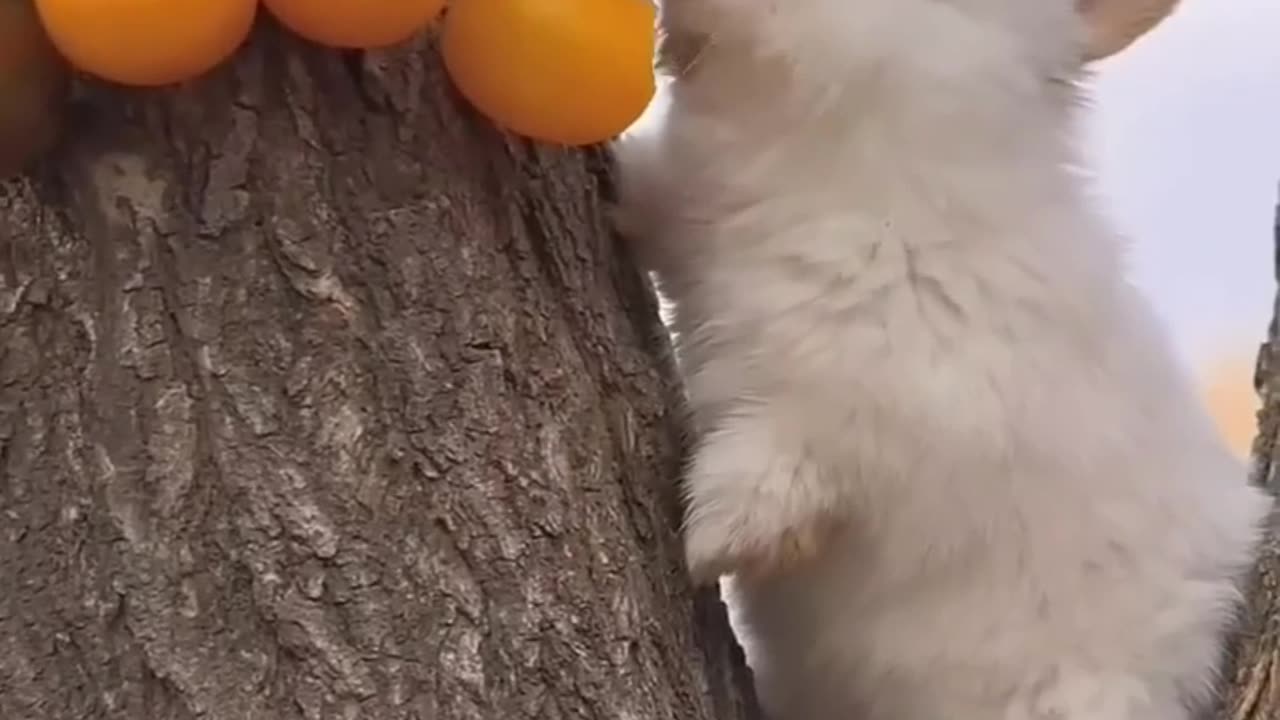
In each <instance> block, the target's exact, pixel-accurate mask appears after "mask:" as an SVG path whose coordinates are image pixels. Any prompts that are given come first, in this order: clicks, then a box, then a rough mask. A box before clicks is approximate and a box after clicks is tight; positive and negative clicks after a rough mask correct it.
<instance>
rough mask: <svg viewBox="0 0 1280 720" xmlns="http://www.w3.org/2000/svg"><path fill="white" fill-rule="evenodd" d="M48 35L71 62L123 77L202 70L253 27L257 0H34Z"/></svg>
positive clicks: (143, 78) (148, 79)
mask: <svg viewBox="0 0 1280 720" xmlns="http://www.w3.org/2000/svg"><path fill="white" fill-rule="evenodd" d="M36 9H37V10H39V12H40V19H41V21H42V22H43V23H44V26H45V29H46V30H47V31H48V33H49V37H50V38H51V39H52V40H53V44H54V45H55V46H57V48H58V50H59V51H60V52H61V53H62V54H63V55H64V56H66V58H67V59H68V60H70V61H71V64H72V65H74V66H76V67H78V68H79V69H81V70H83V71H84V72H86V73H88V74H90V75H95V76H97V77H99V78H102V79H104V80H110V81H112V82H117V83H120V84H123V85H141V86H155V85H168V84H170V83H177V82H182V81H184V80H189V79H191V78H194V77H197V76H199V75H203V74H204V73H205V72H207V71H209V70H211V69H213V68H214V67H215V66H216V65H218V64H220V63H221V62H223V61H224V60H226V59H227V58H229V57H230V56H231V55H232V54H233V53H234V52H235V51H236V49H237V48H239V47H240V45H241V44H242V43H244V41H245V38H247V37H248V35H249V30H250V29H251V28H252V27H253V19H254V15H255V14H256V13H257V9H258V3H257V0H36Z"/></svg>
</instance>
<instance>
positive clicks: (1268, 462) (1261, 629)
mask: <svg viewBox="0 0 1280 720" xmlns="http://www.w3.org/2000/svg"><path fill="white" fill-rule="evenodd" d="M1275 245H1276V257H1275V271H1276V273H1275V277H1276V279H1278V280H1280V205H1277V207H1276V222H1275ZM1254 388H1255V389H1256V390H1257V391H1258V393H1259V395H1260V397H1261V400H1262V409H1261V410H1260V411H1259V413H1258V435H1257V437H1256V438H1255V440H1254V444H1253V461H1254V465H1253V475H1254V479H1255V481H1256V482H1258V483H1259V484H1261V485H1262V486H1264V487H1266V488H1267V489H1268V490H1270V491H1271V492H1272V493H1280V296H1277V298H1276V304H1275V309H1274V311H1273V316H1272V320H1271V326H1270V328H1269V329H1268V331H1267V341H1266V342H1265V343H1264V344H1263V345H1262V348H1261V350H1260V352H1259V353H1258V365H1257V369H1256V371H1255V373H1254ZM1276 529H1277V525H1276V524H1275V523H1272V531H1271V532H1270V533H1268V534H1267V537H1266V539H1265V541H1264V543H1263V550H1262V556H1261V557H1260V558H1259V560H1258V564H1257V567H1256V568H1255V573H1254V577H1253V579H1252V580H1253V582H1252V586H1251V587H1250V589H1249V597H1248V608H1247V612H1246V613H1245V615H1244V617H1243V618H1242V620H1243V623H1242V632H1241V634H1240V638H1239V642H1238V644H1237V647H1236V648H1234V653H1233V658H1232V666H1233V667H1232V671H1231V673H1230V675H1229V677H1228V678H1227V679H1228V680H1229V681H1230V685H1229V687H1228V690H1227V693H1226V698H1225V704H1224V707H1223V709H1222V711H1221V712H1220V713H1219V717H1220V718H1223V719H1224V720H1272V719H1273V718H1278V717H1280V537H1278V536H1277V533H1276Z"/></svg>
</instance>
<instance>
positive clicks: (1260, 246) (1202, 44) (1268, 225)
mask: <svg viewBox="0 0 1280 720" xmlns="http://www.w3.org/2000/svg"><path fill="white" fill-rule="evenodd" d="M1278 32H1280V0H1183V2H1182V5H1181V7H1180V8H1179V9H1178V10H1177V11H1176V12H1175V14H1174V15H1173V16H1172V17H1171V18H1169V20H1167V21H1166V22H1165V23H1164V24H1163V25H1161V26H1160V27H1158V28H1157V29H1156V30H1154V31H1153V32H1152V33H1151V34H1149V35H1148V36H1146V37H1145V38H1143V39H1142V40H1140V41H1139V42H1138V43H1137V44H1135V45H1133V46H1132V47H1131V48H1129V50H1127V51H1126V52H1124V53H1121V54H1120V55H1117V56H1115V57H1114V58H1111V59H1109V60H1107V61H1106V62H1104V63H1101V64H1099V66H1098V68H1097V75H1096V77H1095V78H1094V80H1093V97H1094V108H1093V110H1092V113H1091V115H1090V123H1089V126H1088V137H1087V142H1088V152H1089V153H1090V157H1091V160H1092V162H1093V164H1094V168H1095V170H1096V171H1097V175H1098V182H1099V186H1100V187H1099V189H1100V191H1101V194H1102V195H1103V196H1104V197H1105V200H1106V202H1107V203H1108V206H1109V208H1108V209H1109V210H1110V212H1111V215H1112V217H1113V219H1114V220H1115V221H1116V222H1117V223H1118V224H1119V226H1120V228H1121V229H1122V230H1123V231H1124V232H1126V233H1127V234H1128V235H1129V236H1130V237H1131V238H1133V240H1134V247H1133V255H1132V277H1133V279H1134V281H1135V283H1137V285H1138V286H1139V287H1141V288H1143V289H1144V290H1145V291H1146V292H1147V293H1148V295H1149V296H1150V297H1151V299H1152V301H1153V302H1154V303H1155V305H1156V307H1157V309H1158V310H1159V311H1160V312H1161V313H1162V315H1163V316H1164V318H1165V320H1166V321H1167V322H1168V324H1169V327H1170V329H1171V330H1172V332H1173V335H1174V340H1175V342H1176V343H1177V346H1178V350H1179V351H1180V352H1181V353H1182V356H1183V358H1184V360H1185V362H1186V363H1187V364H1188V365H1189V366H1190V367H1191V368H1192V370H1193V371H1194V372H1195V373H1196V374H1197V376H1198V377H1200V378H1201V380H1202V384H1203V387H1204V392H1205V395H1206V398H1207V399H1208V401H1209V402H1210V405H1211V407H1212V409H1213V410H1214V412H1215V414H1216V415H1217V417H1218V420H1219V424H1220V426H1221V427H1222V429H1223V432H1224V433H1225V434H1226V435H1227V437H1228V439H1229V440H1230V441H1231V443H1232V445H1233V446H1234V447H1235V448H1237V450H1239V451H1240V452H1241V453H1242V454H1243V453H1247V452H1248V447H1249V443H1250V442H1251V441H1252V436H1253V425H1254V416H1253V413H1254V412H1255V399H1254V393H1253V388H1252V375H1253V365H1254V358H1255V356H1256V354H1257V350H1258V345H1259V343H1261V342H1262V340H1263V339H1264V338H1265V335H1266V329H1267V323H1268V322H1269V321H1270V318H1271V309H1272V303H1273V301H1274V297H1275V281H1274V279H1273V276H1274V272H1275V270H1274V261H1273V257H1274V251H1273V247H1272V243H1273V239H1272V224H1273V221H1274V214H1275V205H1276V200H1277V189H1278V188H1280V42H1277V40H1276V37H1277V33H1278Z"/></svg>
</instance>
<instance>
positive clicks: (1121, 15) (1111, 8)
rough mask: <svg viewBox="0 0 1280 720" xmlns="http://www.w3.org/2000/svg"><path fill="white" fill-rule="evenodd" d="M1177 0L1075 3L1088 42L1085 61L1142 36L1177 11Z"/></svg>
mask: <svg viewBox="0 0 1280 720" xmlns="http://www.w3.org/2000/svg"><path fill="white" fill-rule="evenodd" d="M1178 2H1179V0H1077V4H1076V6H1077V8H1078V9H1079V11H1080V14H1081V16H1082V17H1083V18H1084V22H1085V27H1086V28H1087V30H1088V33H1089V40H1088V43H1087V44H1086V47H1085V53H1084V59H1085V62H1092V61H1094V60H1101V59H1103V58H1105V57H1108V56H1111V55H1115V54H1116V53H1118V52H1120V51H1121V50H1124V49H1125V48H1127V47H1129V46H1130V45H1132V44H1133V43H1134V42H1135V41H1136V40H1137V39H1138V38H1140V37H1142V36H1143V35H1146V34H1147V33H1148V32H1150V31H1151V30H1152V29H1154V28H1155V27H1156V26H1157V25H1159V24H1160V23H1161V22H1162V21H1163V20H1164V19H1165V18H1167V17H1169V15H1170V14H1172V13H1173V11H1174V9H1175V8H1177V6H1178Z"/></svg>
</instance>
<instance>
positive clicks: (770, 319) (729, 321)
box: [619, 0, 1270, 720]
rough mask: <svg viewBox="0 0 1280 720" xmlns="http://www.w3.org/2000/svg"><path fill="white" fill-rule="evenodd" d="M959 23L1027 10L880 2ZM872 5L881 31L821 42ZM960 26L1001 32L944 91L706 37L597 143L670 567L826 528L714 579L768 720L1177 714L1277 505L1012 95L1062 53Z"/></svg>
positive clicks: (815, 3)
mask: <svg viewBox="0 0 1280 720" xmlns="http://www.w3.org/2000/svg"><path fill="white" fill-rule="evenodd" d="M1039 1H1042V2H1044V3H1046V4H1048V3H1050V0H1039ZM1102 1H1103V2H1111V3H1117V2H1127V1H1130V0H1102ZM672 2H673V3H674V2H676V0H672ZM683 2H684V3H686V4H685V5H684V6H683V7H684V8H685V9H690V8H693V7H695V6H697V5H698V3H699V2H702V3H703V4H704V5H716V4H717V3H718V2H719V0H683ZM795 2H797V3H799V5H801V6H803V9H804V10H806V11H812V12H818V10H817V9H818V8H820V7H830V8H835V7H837V5H836V4H835V3H827V4H825V5H824V2H826V0H795ZM979 5H981V6H982V8H983V9H982V11H981V12H982V13H997V12H998V11H999V12H1003V10H999V9H1000V8H1014V7H1015V6H1016V7H1019V8H1025V7H1029V6H1025V5H1019V4H1018V3H1007V2H1005V0H957V2H956V3H953V4H938V3H924V2H916V1H915V0H909V1H908V0H903V2H902V3H901V5H900V7H902V8H904V10H903V14H904V16H912V17H915V18H916V19H919V18H922V17H923V18H929V19H930V22H932V23H933V25H932V26H931V27H935V29H937V28H948V29H950V30H957V28H958V29H960V30H963V29H964V28H965V27H967V26H966V25H965V24H964V22H963V21H962V20H957V18H956V17H953V16H951V15H947V13H952V14H953V15H954V14H955V13H964V12H965V10H963V9H961V10H957V9H956V8H957V7H960V6H973V7H977V6H979ZM871 6H879V7H880V10H879V12H880V13H881V15H880V16H878V19H879V20H884V18H885V17H889V16H891V15H892V11H890V10H887V9H886V8H888V7H889V6H888V5H885V4H883V3H880V2H878V0H864V2H861V3H857V2H849V3H847V4H842V5H840V6H839V7H840V8H841V9H840V10H839V11H838V12H835V11H833V14H831V15H829V21H830V23H832V24H833V25H834V24H836V23H838V22H847V21H850V19H851V18H854V17H855V16H856V12H857V10H856V8H857V7H871ZM1063 7H1066V5H1063ZM906 8H910V9H906ZM925 8H929V9H925ZM744 12H746V11H744ZM973 12H974V13H975V14H976V13H978V12H979V11H977V10H974V11H973ZM1008 12H1012V13H1015V14H1019V13H1025V14H1032V13H1033V12H1034V11H1028V10H1025V9H1019V10H1016V11H1015V10H1008ZM929 13H938V14H939V15H938V16H937V17H934V16H930V15H929ZM819 14H820V13H819ZM1050 15H1053V14H1052V13H1050ZM1060 15H1061V13H1059V15H1055V16H1054V17H1059V16H1060ZM712 16H714V13H712ZM939 18H941V19H939ZM1005 20H1007V21H1008V22H1009V23H1014V24H1016V23H1020V22H1027V23H1028V26H1029V27H1030V26H1035V23H1034V22H1031V21H1029V20H1027V19H1026V18H1024V17H1022V16H1021V15H1019V17H1018V18H1015V19H1008V18H1005ZM972 26H973V28H977V29H975V34H974V35H973V36H972V37H971V38H970V40H973V41H977V40H981V39H984V38H986V39H988V40H994V41H995V42H993V43H989V47H985V48H984V49H980V50H977V51H975V55H974V56H968V57H966V56H964V55H963V54H960V55H956V56H955V57H954V59H955V60H957V61H960V62H962V64H961V65H960V68H961V69H959V70H957V69H954V68H947V67H944V66H943V65H942V64H940V63H931V62H930V57H929V56H930V53H931V52H933V50H931V49H930V48H928V47H927V46H925V47H922V48H921V49H920V50H919V55H921V56H922V57H917V56H912V60H911V62H912V63H915V64H913V65H909V66H907V67H900V66H896V65H894V63H902V62H905V61H904V60H902V59H901V58H900V57H899V56H897V55H894V54H893V53H892V52H890V51H887V50H882V52H887V53H889V55H888V56H886V57H880V58H878V59H879V60H880V61H881V62H880V63H879V64H876V63H871V64H859V63H858V62H857V60H858V58H857V57H856V55H853V54H854V53H856V49H855V50H852V51H850V53H851V56H850V57H847V58H843V59H844V60H845V61H847V63H848V64H847V65H845V66H842V67H841V68H840V70H841V72H843V73H845V74H844V75H841V76H834V75H833V76H831V77H824V76H822V75H821V74H815V70H814V67H815V63H818V61H817V60H814V59H813V58H815V57H816V58H822V59H823V61H826V59H829V57H830V56H831V52H830V51H826V52H823V51H815V53H814V54H813V55H812V56H809V55H805V56H804V57H805V58H807V59H808V60H809V61H810V62H809V63H805V62H792V61H791V58H788V56H787V55H786V53H784V52H779V51H777V49H776V48H774V49H773V50H770V51H767V52H765V51H761V52H758V53H754V54H753V53H751V52H744V50H743V47H739V46H735V43H743V41H742V40H741V36H738V35H731V36H730V38H729V39H728V40H727V41H726V43H725V45H724V46H722V47H721V48H720V49H719V50H717V49H716V47H715V45H714V35H715V33H714V32H712V33H710V35H711V36H712V46H711V47H710V48H708V49H706V50H705V52H704V53H703V54H702V55H701V56H699V59H698V60H697V63H698V64H696V65H695V66H694V67H693V69H692V70H690V71H689V72H687V73H685V74H683V75H681V76H679V77H677V78H676V79H675V80H674V81H673V85H672V87H671V88H670V90H669V96H668V101H669V102H670V109H669V111H668V112H667V113H665V114H660V115H658V116H657V117H656V118H655V119H654V120H653V124H652V125H650V126H648V127H647V128H641V129H638V130H637V132H636V133H635V134H634V135H633V136H632V137H631V138H630V139H628V140H626V141H625V142H624V143H623V144H622V146H621V147H620V151H619V157H620V160H621V169H622V171H623V172H622V183H623V190H624V203H627V204H624V215H625V214H629V215H630V216H631V217H632V218H633V220H638V221H639V222H638V224H636V225H633V227H634V228H639V229H642V231H641V232H639V235H638V237H637V238H636V242H637V243H638V247H639V249H640V251H641V252H642V253H645V254H647V257H648V258H649V260H650V262H651V264H652V267H653V268H654V269H655V270H656V271H657V275H658V279H659V282H660V286H661V288H662V290H663V291H664V293H665V294H666V295H667V296H668V298H669V299H670V301H671V302H672V304H673V306H674V329H675V331H676V333H677V336H678V351H679V355H680V360H681V369H682V372H683V373H684V379H685V384H686V388H687V392H688V397H689V403H690V407H691V409H692V411H693V413H694V417H695V419H696V422H697V426H698V430H699V432H700V433H701V436H702V438H703V439H702V440H701V442H700V446H699V449H698V451H697V452H696V453H695V457H694V458H693V461H692V464H691V468H690V476H689V478H688V479H687V483H686V493H687V495H688V497H689V501H690V510H689V516H688V526H687V528H686V533H687V543H688V548H689V555H690V561H691V565H692V566H698V565H699V564H704V563H707V564H709V566H715V563H717V562H719V563H722V564H723V565H725V566H726V567H727V568H728V569H729V571H730V572H736V571H737V570H742V569H745V567H744V566H743V563H748V562H751V561H754V560H753V558H754V559H759V557H764V556H767V557H771V558H772V557H774V556H775V555H778V553H774V554H773V555H768V553H767V552H765V555H761V552H763V551H761V550H760V548H765V551H768V550H769V549H770V547H771V546H770V543H777V542H782V541H779V540H776V538H779V537H782V538H791V539H794V536H795V535H796V533H797V532H798V531H797V526H799V532H801V533H802V534H803V532H807V531H810V530H811V529H812V528H811V527H805V523H806V522H810V520H811V518H812V517H816V516H821V517H823V518H824V521H825V520H826V519H829V518H831V517H835V518H836V519H837V520H838V522H836V523H835V525H836V526H837V527H838V528H839V529H838V530H836V531H833V532H831V533H830V534H829V535H826V536H821V535H820V534H819V535H815V536H821V537H822V542H821V544H820V548H819V551H818V552H816V554H815V556H814V557H813V558H809V559H807V561H803V560H805V559H804V558H801V560H802V561H799V562H795V563H783V564H778V563H777V562H776V561H775V560H770V563H772V564H770V566H769V567H768V569H767V571H766V572H763V573H755V575H754V576H752V577H740V578H737V579H735V581H734V582H733V586H732V587H733V598H734V600H733V602H734V604H735V605H736V606H737V610H738V612H739V619H740V622H739V627H740V629H741V630H742V632H743V635H744V640H745V644H746V645H747V647H748V652H749V656H750V659H751V661H752V664H753V665H754V666H755V669H756V672H757V678H758V679H759V681H760V685H761V691H762V697H763V699H764V701H765V703H766V705H767V706H769V707H770V708H771V709H772V710H773V712H774V713H775V714H776V716H777V720H881V719H882V718H883V719H884V720H940V719H941V718H947V719H948V720H988V719H990V720H995V719H996V718H999V719H1000V720H1020V719H1021V718H1026V719H1027V720H1032V719H1035V720H1040V719H1044V720H1049V719H1050V718H1053V719H1055V720H1057V719H1059V718H1060V719H1062V720H1086V719H1088V720H1112V719H1114V720H1147V719H1148V718H1150V720H1157V719H1159V720H1178V718H1182V717H1187V716H1188V715H1187V713H1188V712H1189V710H1188V707H1189V706H1190V705H1191V704H1193V703H1194V702H1196V701H1202V700H1203V699H1204V698H1205V696H1206V694H1207V691H1208V689H1209V686H1210V685H1211V683H1212V681H1213V677H1214V672H1215V668H1216V666H1217V663H1218V661H1219V650H1220V648H1221V645H1222V643H1223V638H1224V633H1225V629H1226V626H1227V624H1228V622H1229V620H1230V617H1231V614H1232V612H1234V608H1235V607H1236V601H1237V595H1238V591H1237V585H1238V582H1239V579H1240V577H1241V574H1242V572H1243V571H1244V569H1245V567H1246V566H1247V565H1248V563H1249V561H1250V560H1251V558H1252V552H1253V549H1254V545H1255V542H1256V539H1257V535H1258V527H1259V525H1260V523H1261V522H1262V519H1263V516H1264V515H1265V514H1266V512H1267V511H1268V509H1269V507H1270V503H1269V500H1268V499H1266V498H1265V497H1264V495H1263V494H1262V493H1261V492H1260V491H1258V490H1256V489H1255V488H1253V487H1251V486H1249V485H1248V484H1247V482H1246V479H1245V472H1244V468H1243V467H1242V466H1241V465H1240V464H1239V463H1238V462H1237V461H1236V460H1235V459H1234V458H1233V457H1232V455H1231V454H1230V453H1229V451H1228V450H1227V449H1226V447H1225V446H1224V444H1223V443H1222V441H1221V440H1220V439H1219V438H1218V437H1217V436H1216V434H1215V431H1214V429H1213V426H1212V423H1210V422H1209V419H1208V417H1207V414H1206V412H1205V410H1204V408H1202V407H1201V406H1200V403H1199V401H1198V399H1197V397H1196V394H1195V393H1194V392H1193V391H1192V387H1191V384H1190V382H1189V380H1188V379H1187V378H1186V377H1185V376H1184V375H1183V374H1182V372H1181V369H1180V368H1179V367H1178V366H1177V364H1176V362H1175V360H1174V359H1173V354H1172V353H1171V351H1170V349H1169V347H1168V345H1167V342H1166V339H1165V337H1164V334H1163V331H1162V328H1161V327H1160V324H1159V322H1158V321H1157V319H1156V318H1155V317H1154V315H1153V314H1152V312H1151V311H1150V309H1149V308H1148V307H1147V306H1146V304H1145V302H1144V300H1143V299H1142V298H1141V297H1140V296H1139V295H1138V293H1136V292H1135V291H1134V290H1133V289H1132V288H1130V287H1129V286H1128V285H1127V284H1126V282H1125V279H1124V276H1123V262H1122V252H1123V251H1122V246H1121V243H1120V241H1119V239H1118V238H1116V237H1115V236H1114V235H1113V234H1112V233H1110V231H1109V230H1108V228H1107V227H1106V223H1105V220H1104V218H1102V217H1100V216H1099V215H1097V214H1096V213H1095V211H1093V209H1092V208H1091V206H1090V204H1089V200H1088V197H1087V188H1086V187H1085V186H1084V183H1083V181H1082V180H1081V179H1080V177H1079V176H1077V175H1075V174H1074V173H1072V172H1071V171H1070V170H1069V169H1067V168H1066V166H1067V165H1069V164H1070V163H1071V162H1072V161H1073V150H1072V148H1071V140H1072V138H1071V130H1072V122H1071V121H1072V117H1071V112H1070V106H1071V105H1072V103H1073V101H1074V99H1075V98H1074V95H1073V92H1074V90H1072V89H1071V86H1070V84H1069V83H1068V84H1063V85H1059V84H1058V83H1057V82H1056V80H1055V81H1054V82H1051V83H1048V84H1046V85H1045V86H1043V87H1042V86H1039V85H1037V84H1036V83H1035V82H1033V80H1034V79H1035V78H1036V77H1037V75H1036V73H1038V72H1042V71H1044V70H1045V68H1052V67H1054V63H1055V62H1056V61H1055V60H1054V59H1053V58H1052V57H1048V59H1044V58H1042V59H1041V60H1043V62H1042V66H1041V65H1035V63H1030V64H1029V65H1028V67H1021V66H1018V65H1017V64H1016V63H1012V62H1008V61H1010V60H1011V59H1016V58H1017V54H1016V52H1015V51H1014V50H1013V49H1008V48H1006V51H1007V52H1009V53H1011V54H1010V56H1009V57H1001V55H1000V52H1001V49H1000V45H999V41H1000V39H1001V36H1000V32H999V31H997V30H992V29H991V28H990V27H988V26H984V25H983V24H982V23H981V22H979V21H974V23H973V24H972ZM792 29H794V26H792ZM712 30H714V28H712ZM738 31H740V28H738V29H736V30H735V32H738ZM824 32H830V33H832V34H835V33H836V30H824ZM925 34H926V35H927V33H925ZM812 36H813V37H822V36H823V33H821V32H815V33H814V34H813V35H812ZM1069 37H1070V36H1069V34H1068V35H1067V38H1068V39H1069ZM925 40H926V41H927V40H929V38H927V37H926V38H925ZM1004 41H1006V42H1010V41H1008V40H1007V39H1005V40H1004ZM948 42H952V43H954V44H955V45H956V46H957V47H958V46H961V45H962V44H961V43H960V42H959V41H957V40H955V39H954V38H952V39H951V40H949V41H948ZM1055 42H1058V44H1059V45H1062V46H1064V47H1065V46H1068V45H1069V44H1068V43H1067V41H1066V40H1062V39H1058V40H1055ZM939 43H940V44H942V41H941V40H939ZM1046 45H1047V47H1048V48H1049V50H1047V51H1046V52H1048V53H1049V55H1050V56H1052V53H1053V52H1054V50H1053V48H1054V47H1056V46H1055V45H1054V43H1053V42H1050V43H1047V44H1046ZM744 46H745V47H747V48H749V47H750V43H749V42H748V43H745V45H744ZM1011 47H1012V46H1011ZM992 48H994V49H992ZM954 51H955V48H954V47H951V48H949V49H946V50H945V51H940V52H943V53H952V54H954ZM717 52H720V53H722V54H721V55H717ZM800 52H801V51H797V53H800ZM903 52H904V53H905V52H907V51H905V50H904V51H903ZM801 54H803V53H801ZM873 59H876V58H873ZM933 59H934V60H937V59H938V58H933ZM964 62H968V63H969V66H968V67H967V69H966V66H965V65H964V64H963V63H964ZM966 72H968V73H972V74H974V75H975V76H976V77H974V78H969V77H966V76H965V73H966ZM895 83H896V84H895ZM809 534H813V533H809ZM804 537H806V538H807V537H808V535H804ZM788 542H789V541H788ZM753 553H754V555H753ZM779 556H780V555H779ZM735 564H736V565H735ZM694 569H695V572H696V571H697V568H696V567H694ZM738 574H740V575H741V574H743V573H738Z"/></svg>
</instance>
